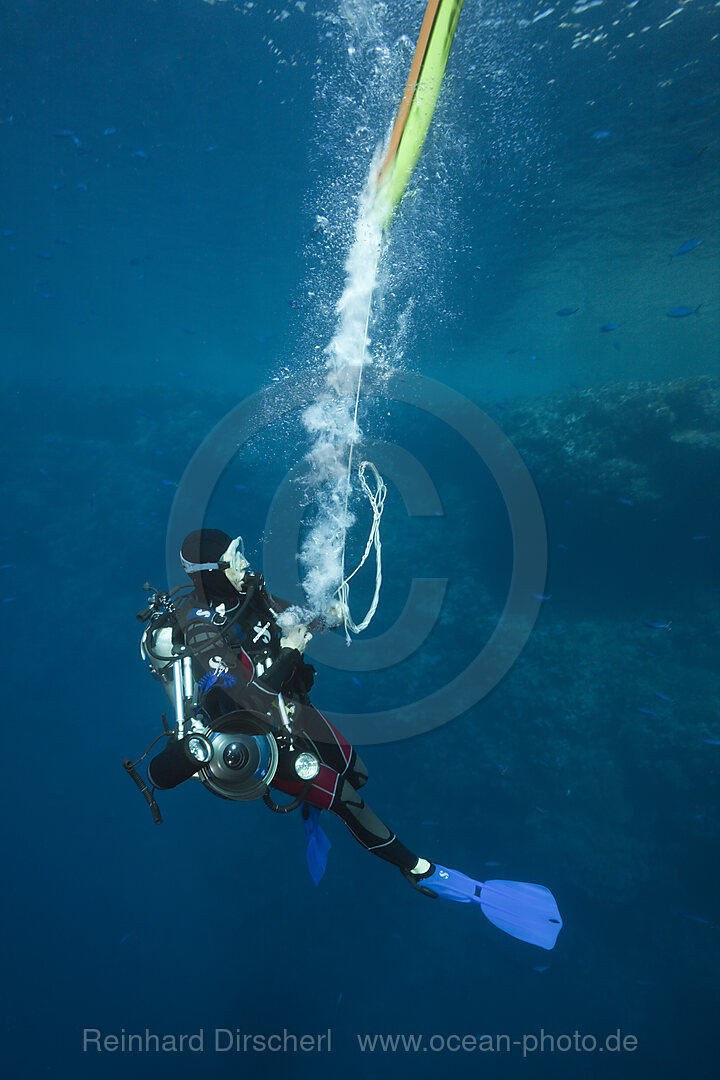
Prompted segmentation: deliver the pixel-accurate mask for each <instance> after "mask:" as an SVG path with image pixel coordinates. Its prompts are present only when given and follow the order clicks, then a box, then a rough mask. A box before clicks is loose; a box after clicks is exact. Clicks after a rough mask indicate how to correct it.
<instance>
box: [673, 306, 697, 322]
mask: <svg viewBox="0 0 720 1080" xmlns="http://www.w3.org/2000/svg"><path fill="white" fill-rule="evenodd" d="M701 307H702V304H698V306H697V307H687V305H685V304H680V306H679V307H673V308H670V310H669V311H668V313H667V315H668V318H669V319H684V318H685V316H686V315H697V313H698V311H699V310H700V308H701Z"/></svg>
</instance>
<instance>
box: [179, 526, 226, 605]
mask: <svg viewBox="0 0 720 1080" xmlns="http://www.w3.org/2000/svg"><path fill="white" fill-rule="evenodd" d="M231 543H232V537H231V536H228V534H227V533H225V532H222V531H221V530H220V529H195V530H194V531H193V532H191V533H188V535H187V536H186V537H185V539H184V540H183V545H182V548H181V549H180V553H181V555H182V556H183V558H184V559H187V560H188V562H194V563H204V562H218V561H219V559H220V556H221V555H222V554H223V552H224V551H227V549H228V547H229V546H230V544H231ZM188 576H189V578H190V580H191V581H192V583H193V585H194V586H195V590H196V592H197V594H198V596H199V597H200V598H201V600H202V601H203V602H205V601H207V603H208V604H215V603H222V602H223V601H224V602H225V603H227V602H228V601H235V600H237V597H238V593H237V590H236V589H234V588H233V586H232V585H231V584H230V582H229V581H228V579H227V578H226V576H225V573H224V572H223V571H222V570H200V571H199V572H198V573H195V574H188Z"/></svg>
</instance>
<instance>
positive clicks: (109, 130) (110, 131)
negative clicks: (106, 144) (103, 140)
mask: <svg viewBox="0 0 720 1080" xmlns="http://www.w3.org/2000/svg"><path fill="white" fill-rule="evenodd" d="M116 132H117V128H114V127H109V128H105V129H104V130H103V135H114V134H115V133H116Z"/></svg>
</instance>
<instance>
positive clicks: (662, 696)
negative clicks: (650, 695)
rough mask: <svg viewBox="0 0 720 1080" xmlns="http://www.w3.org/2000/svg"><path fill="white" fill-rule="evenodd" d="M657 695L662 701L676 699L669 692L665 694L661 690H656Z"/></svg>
mask: <svg viewBox="0 0 720 1080" xmlns="http://www.w3.org/2000/svg"><path fill="white" fill-rule="evenodd" d="M655 697H656V698H660V700H661V701H674V700H675V699H674V698H671V697H670V695H669V694H663V693H662V692H661V691H660V690H656V691H655Z"/></svg>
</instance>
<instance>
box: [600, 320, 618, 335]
mask: <svg viewBox="0 0 720 1080" xmlns="http://www.w3.org/2000/svg"><path fill="white" fill-rule="evenodd" d="M621 326H622V323H617V322H606V323H603V325H602V326H601V327H600V333H601V334H609V333H610V332H611V331H612V330H619V329H620V327H621Z"/></svg>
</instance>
